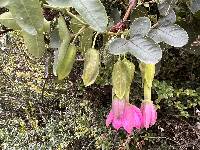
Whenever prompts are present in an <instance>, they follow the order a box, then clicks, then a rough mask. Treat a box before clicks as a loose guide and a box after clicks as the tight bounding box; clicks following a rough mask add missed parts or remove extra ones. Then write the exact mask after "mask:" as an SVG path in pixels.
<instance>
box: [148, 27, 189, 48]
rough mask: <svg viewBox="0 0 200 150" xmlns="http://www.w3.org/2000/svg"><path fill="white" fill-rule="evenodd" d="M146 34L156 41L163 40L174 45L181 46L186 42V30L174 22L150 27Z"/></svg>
mask: <svg viewBox="0 0 200 150" xmlns="http://www.w3.org/2000/svg"><path fill="white" fill-rule="evenodd" d="M148 36H149V37H150V38H152V39H153V40H154V41H156V42H157V43H160V42H165V43H167V44H169V45H171V46H174V47H182V46H184V45H186V44H187V42H188V34H187V32H186V31H185V30H184V29H183V28H181V27H179V26H178V25H176V24H174V25H169V26H160V27H158V28H157V29H152V30H151V31H150V32H149V34H148Z"/></svg>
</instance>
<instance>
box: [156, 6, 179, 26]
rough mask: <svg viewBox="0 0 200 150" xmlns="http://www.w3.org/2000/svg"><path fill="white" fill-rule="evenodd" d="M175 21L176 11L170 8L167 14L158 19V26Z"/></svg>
mask: <svg viewBox="0 0 200 150" xmlns="http://www.w3.org/2000/svg"><path fill="white" fill-rule="evenodd" d="M175 22H176V13H175V11H174V10H171V11H170V12H169V14H168V15H167V16H164V17H162V18H160V19H159V20H158V23H159V25H160V26H168V25H171V24H174V23H175Z"/></svg>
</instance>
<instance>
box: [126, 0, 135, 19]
mask: <svg viewBox="0 0 200 150" xmlns="http://www.w3.org/2000/svg"><path fill="white" fill-rule="evenodd" d="M136 2H137V0H133V1H132V2H131V3H130V4H129V7H128V9H127V11H126V13H125V15H124V18H123V19H122V20H123V21H126V20H127V19H128V17H129V15H130V13H131V10H132V9H133V8H134V7H135V6H136Z"/></svg>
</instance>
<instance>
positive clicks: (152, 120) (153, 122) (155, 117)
mask: <svg viewBox="0 0 200 150" xmlns="http://www.w3.org/2000/svg"><path fill="white" fill-rule="evenodd" d="M151 113H152V114H151V125H154V124H155V123H156V120H157V112H156V109H155V106H153V108H152V112H151Z"/></svg>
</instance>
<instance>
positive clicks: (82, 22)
mask: <svg viewBox="0 0 200 150" xmlns="http://www.w3.org/2000/svg"><path fill="white" fill-rule="evenodd" d="M43 7H45V8H50V9H56V10H61V9H62V8H58V7H53V6H50V5H47V4H43ZM65 10H66V13H67V14H68V16H70V17H72V18H74V19H76V20H77V21H79V22H80V23H81V24H84V25H87V24H86V23H85V22H84V21H83V20H81V19H80V18H79V17H77V16H76V15H74V14H73V13H71V12H70V11H69V10H68V9H65Z"/></svg>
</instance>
